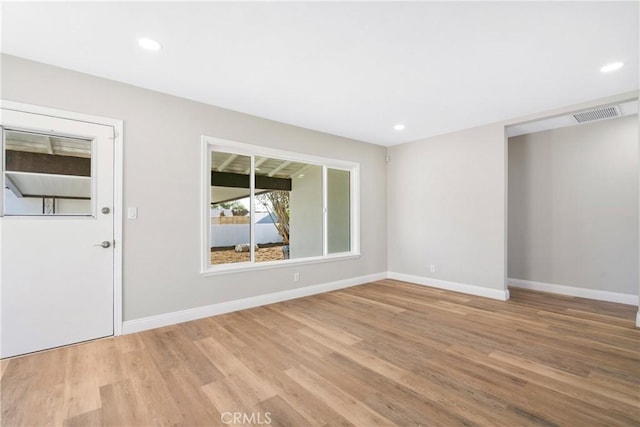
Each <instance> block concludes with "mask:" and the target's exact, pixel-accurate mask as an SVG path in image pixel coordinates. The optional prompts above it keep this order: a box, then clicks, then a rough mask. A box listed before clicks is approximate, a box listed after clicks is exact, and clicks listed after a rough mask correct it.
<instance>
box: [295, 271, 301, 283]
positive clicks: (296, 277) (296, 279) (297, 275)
mask: <svg viewBox="0 0 640 427" xmlns="http://www.w3.org/2000/svg"><path fill="white" fill-rule="evenodd" d="M298 280H300V273H298V272H296V273H293V281H294V282H297V281H298Z"/></svg>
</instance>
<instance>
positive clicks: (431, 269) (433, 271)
mask: <svg viewBox="0 0 640 427" xmlns="http://www.w3.org/2000/svg"><path fill="white" fill-rule="evenodd" d="M429 271H430V272H432V273H435V272H436V265H435V264H431V265H430V266H429Z"/></svg>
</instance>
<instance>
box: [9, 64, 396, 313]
mask: <svg viewBox="0 0 640 427" xmlns="http://www.w3.org/2000/svg"><path fill="white" fill-rule="evenodd" d="M1 59H2V64H1V67H2V68H1V71H2V80H1V84H0V87H1V88H2V93H1V94H0V97H1V98H2V99H4V100H9V101H17V102H24V103H29V104H35V105H41V106H46V107H52V108H58V109H62V110H69V111H75V112H81V113H86V114H92V115H98V116H106V117H111V118H117V119H123V120H124V203H125V206H137V207H138V210H139V212H138V215H139V216H138V219H137V220H125V222H124V230H123V231H124V242H123V251H124V265H123V269H124V272H123V274H124V301H123V304H124V320H132V319H138V318H142V317H146V316H151V315H157V314H162V313H168V312H173V311H176V310H182V309H187V308H192V307H200V306H205V305H208V304H214V303H220V302H225V301H231V300H235V299H239V298H246V297H250V296H255V295H261V294H268V293H272V292H277V291H284V290H288V289H292V288H296V287H302V286H308V285H314V284H320V283H326V282H331V281H336V280H341V279H345V278H350V277H357V276H362V275H367V274H373V273H379V272H383V271H386V270H387V262H386V243H387V242H386V233H385V232H384V230H386V224H387V218H386V212H385V210H384V209H380V207H381V206H384V205H385V203H386V164H385V155H386V149H385V148H384V147H380V146H376V145H371V144H367V143H363V142H358V141H354V140H348V139H345V138H340V137H337V136H333V135H327V134H323V133H319V132H314V131H310V130H306V129H302V128H298V127H294V126H289V125H286V124H282V123H277V122H273V121H269V120H265V119H261V118H257V117H253V116H249V115H244V114H240V113H237V112H234V111H230V110H225V109H222V108H217V107H213V106H209V105H205V104H201V103H197V102H193V101H189V100H186V99H182V98H177V97H173V96H170V95H166V94H162V93H158V92H153V91H149V90H145V89H141V88H137V87H133V86H130V85H126V84H121V83H117V82H114V81H110V80H106V79H102V78H98V77H93V76H89V75H86V74H81V73H76V72H72V71H69V70H64V69H61V68H56V67H52V66H49V65H44V64H40V63H35V62H32V61H28V60H24V59H20V58H16V57H12V56H7V55H2V58H1ZM202 134H205V135H209V136H214V137H220V138H225V139H231V140H236V141H240V142H245V143H250V144H257V145H264V146H269V147H274V148H279V149H283V150H290V151H295V152H300V153H306V154H311V155H317V156H324V157H330V158H336V159H344V160H350V161H357V162H360V167H361V169H360V172H361V210H362V212H363V214H362V216H361V230H362V233H361V235H362V239H361V252H362V256H361V257H360V258H359V259H354V260H344V261H336V262H334V263H333V264H334V265H332V266H331V267H328V266H327V265H326V264H325V263H320V264H309V265H304V266H293V267H283V268H277V269H268V270H260V271H252V272H245V273H234V274H225V275H220V276H211V277H203V276H201V275H200V273H199V271H200V258H201V255H200V233H201V230H200V209H201V201H200V163H201V159H200V152H201V145H200V136H201V135H202ZM167 195H171V196H170V197H168V196H167ZM167 200H170V201H171V203H167ZM381 231H382V232H381ZM296 271H298V272H300V281H299V282H296V283H295V284H294V283H293V273H294V272H296Z"/></svg>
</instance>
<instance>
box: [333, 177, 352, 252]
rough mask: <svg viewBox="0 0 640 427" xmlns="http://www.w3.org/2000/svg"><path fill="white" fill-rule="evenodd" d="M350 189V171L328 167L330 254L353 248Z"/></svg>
mask: <svg viewBox="0 0 640 427" xmlns="http://www.w3.org/2000/svg"><path fill="white" fill-rule="evenodd" d="M350 191H351V189H350V173H349V171H343V170H337V169H330V168H329V169H327V228H328V230H327V246H328V251H329V253H330V254H332V253H338V252H348V251H349V250H350V249H351V248H350V247H349V242H350V234H351V230H350V226H349V225H350V224H349V215H350V210H351V206H350V204H349V198H350V197H349V195H350Z"/></svg>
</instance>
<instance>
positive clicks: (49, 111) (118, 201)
mask: <svg viewBox="0 0 640 427" xmlns="http://www.w3.org/2000/svg"><path fill="white" fill-rule="evenodd" d="M0 109H5V110H14V111H21V112H24V113H31V114H40V115H43V116H50V117H57V118H61V119H67V120H75V121H79V122H86V123H94V124H98V125H104V126H111V127H112V128H113V130H114V138H113V145H114V153H113V156H114V157H113V177H114V185H113V227H114V230H113V240H114V241H115V244H114V247H113V250H114V254H113V256H114V266H113V334H114V335H121V334H122V252H123V251H122V211H123V206H124V205H123V194H124V191H123V188H124V183H123V153H124V150H123V129H124V126H123V121H122V120H119V119H112V118H108V117H100V116H93V115H89V114H83V113H75V112H72V111H65V110H59V109H56V108H49V107H42V106H39V105H31V104H24V103H21V102H14V101H5V100H0Z"/></svg>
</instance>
